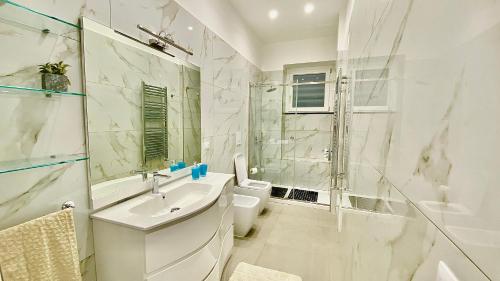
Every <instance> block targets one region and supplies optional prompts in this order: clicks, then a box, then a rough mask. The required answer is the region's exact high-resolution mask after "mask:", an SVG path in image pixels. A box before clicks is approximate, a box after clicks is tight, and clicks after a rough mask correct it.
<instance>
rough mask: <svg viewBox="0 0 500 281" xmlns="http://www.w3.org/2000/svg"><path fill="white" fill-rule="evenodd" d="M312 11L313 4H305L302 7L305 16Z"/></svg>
mask: <svg viewBox="0 0 500 281" xmlns="http://www.w3.org/2000/svg"><path fill="white" fill-rule="evenodd" d="M313 11H314V4H313V3H307V4H306V5H305V6H304V12H306V14H310V13H312V12H313Z"/></svg>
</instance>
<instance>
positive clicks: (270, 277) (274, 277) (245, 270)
mask: <svg viewBox="0 0 500 281" xmlns="http://www.w3.org/2000/svg"><path fill="white" fill-rule="evenodd" d="M229 281H302V278H300V277H299V276H297V275H293V274H290V273H286V272H281V271H277V270H273V269H269V268H264V267H260V266H255V265H251V264H248V263H244V262H240V263H239V264H238V266H236V268H235V269H234V272H233V274H232V275H231V278H229Z"/></svg>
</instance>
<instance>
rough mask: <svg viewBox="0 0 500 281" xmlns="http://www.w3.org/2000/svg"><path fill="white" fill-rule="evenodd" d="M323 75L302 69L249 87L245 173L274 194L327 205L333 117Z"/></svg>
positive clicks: (330, 84)
mask: <svg viewBox="0 0 500 281" xmlns="http://www.w3.org/2000/svg"><path fill="white" fill-rule="evenodd" d="M333 78H335V77H334V76H333ZM327 80H328V79H326V77H324V76H321V75H311V74H306V75H302V76H300V75H295V76H294V79H293V80H291V81H290V82H289V83H286V84H283V83H263V84H253V85H251V86H250V118H249V122H250V124H249V128H250V129H249V152H248V155H249V157H248V159H249V160H248V161H249V163H248V164H249V168H250V173H249V176H250V178H252V179H256V180H263V181H268V182H271V183H272V186H273V191H272V195H271V196H272V197H273V198H280V199H285V200H295V201H302V202H308V203H312V204H319V205H324V206H330V202H331V194H330V191H331V189H332V187H333V186H334V185H333V184H334V183H333V180H334V177H333V175H334V174H335V173H334V170H335V169H334V165H335V163H334V159H335V158H336V139H337V138H336V129H335V126H336V124H337V118H336V113H335V108H336V107H335V98H334V96H335V83H334V81H331V80H330V81H327ZM318 92H323V93H326V94H324V95H318V94H317V93H318ZM324 99H329V100H327V101H325V100H324ZM325 104H326V105H327V107H325V106H323V105H325ZM311 108H314V110H310V109H311Z"/></svg>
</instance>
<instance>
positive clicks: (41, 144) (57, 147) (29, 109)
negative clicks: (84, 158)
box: [0, 94, 85, 161]
mask: <svg viewBox="0 0 500 281" xmlns="http://www.w3.org/2000/svg"><path fill="white" fill-rule="evenodd" d="M0 108H1V110H0V129H1V130H2V138H1V139H0V149H1V151H2V153H1V154H0V155H1V156H0V159H1V161H11V160H18V159H27V158H36V157H48V156H49V155H59V154H74V153H83V152H84V151H85V137H84V132H83V127H82V126H81V124H82V123H83V113H82V108H83V101H82V98H81V97H76V96H75V97H61V96H53V97H51V98H46V97H45V96H44V95H35V94H2V103H1V106H0ZM62 114H64V115H65V116H71V118H61V117H60V116H61V115H62Z"/></svg>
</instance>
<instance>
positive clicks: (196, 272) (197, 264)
mask: <svg viewBox="0 0 500 281" xmlns="http://www.w3.org/2000/svg"><path fill="white" fill-rule="evenodd" d="M220 250H221V243H220V239H219V235H217V234H216V235H214V237H213V239H212V240H210V242H209V243H208V244H207V245H206V246H205V247H203V248H202V249H201V250H199V251H198V252H196V253H194V254H193V255H191V256H189V257H187V258H186V259H184V260H182V261H180V262H178V263H176V264H175V265H173V266H171V267H169V268H166V269H165V270H163V271H160V272H158V273H154V274H152V275H151V276H149V277H148V278H147V279H146V280H147V281H180V280H182V281H200V280H204V279H205V278H206V277H207V276H208V275H209V274H210V271H212V269H213V270H214V271H216V272H218V271H219V268H217V267H215V266H216V264H217V260H218V258H219V255H220ZM212 273H213V272H212Z"/></svg>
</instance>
